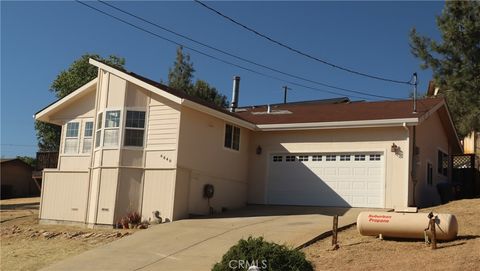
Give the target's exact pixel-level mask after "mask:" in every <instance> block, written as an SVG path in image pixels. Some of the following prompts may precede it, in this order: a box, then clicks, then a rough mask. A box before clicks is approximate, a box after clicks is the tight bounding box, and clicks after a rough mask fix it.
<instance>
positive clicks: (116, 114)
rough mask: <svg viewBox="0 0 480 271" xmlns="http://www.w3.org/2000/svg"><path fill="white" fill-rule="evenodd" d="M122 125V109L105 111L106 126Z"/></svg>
mask: <svg viewBox="0 0 480 271" xmlns="http://www.w3.org/2000/svg"><path fill="white" fill-rule="evenodd" d="M119 126H120V110H116V111H107V112H106V113H105V127H106V128H109V127H119Z"/></svg>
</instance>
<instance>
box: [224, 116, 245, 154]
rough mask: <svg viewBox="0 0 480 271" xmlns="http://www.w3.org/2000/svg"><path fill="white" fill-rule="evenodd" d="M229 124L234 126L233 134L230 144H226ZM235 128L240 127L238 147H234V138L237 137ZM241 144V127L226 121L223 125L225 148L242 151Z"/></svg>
mask: <svg viewBox="0 0 480 271" xmlns="http://www.w3.org/2000/svg"><path fill="white" fill-rule="evenodd" d="M227 125H230V126H232V134H231V138H230V146H225V145H226V144H225V143H226V142H225V137H226V135H227ZM235 129H238V133H239V134H238V149H235V148H234V145H233V139H234V138H235ZM241 145H242V129H241V128H240V127H239V126H236V125H234V124H232V123H228V122H226V123H225V125H224V126H223V148H224V149H226V150H231V151H235V152H240V148H241Z"/></svg>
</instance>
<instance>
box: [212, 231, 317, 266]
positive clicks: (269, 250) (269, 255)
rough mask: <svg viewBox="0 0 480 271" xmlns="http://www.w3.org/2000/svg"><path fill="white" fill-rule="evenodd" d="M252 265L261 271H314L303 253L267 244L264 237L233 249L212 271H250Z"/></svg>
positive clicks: (243, 242)
mask: <svg viewBox="0 0 480 271" xmlns="http://www.w3.org/2000/svg"><path fill="white" fill-rule="evenodd" d="M252 263H253V264H254V265H256V266H257V267H259V269H260V270H271V271H283V270H285V271H295V270H297V271H309V270H313V266H312V264H311V263H310V262H309V261H307V260H306V259H305V254H304V253H303V252H301V251H298V250H296V249H292V248H288V247H287V246H285V245H279V244H276V243H271V242H267V241H265V240H264V239H263V238H262V237H258V238H254V237H251V236H250V237H248V239H247V240H245V239H241V240H240V241H238V243H237V244H236V245H234V246H233V247H231V248H230V249H229V250H228V251H227V253H225V255H223V257H222V260H221V261H220V262H219V263H216V264H215V265H214V266H213V268H212V271H226V270H248V268H249V267H250V265H251V264H252Z"/></svg>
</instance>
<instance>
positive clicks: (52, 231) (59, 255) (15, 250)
mask: <svg viewBox="0 0 480 271" xmlns="http://www.w3.org/2000/svg"><path fill="white" fill-rule="evenodd" d="M38 200H39V198H27V199H10V200H2V201H0V204H1V210H0V218H1V219H0V220H1V224H0V240H1V249H0V255H1V261H0V270H38V269H40V268H42V267H45V266H47V265H50V264H52V263H54V262H57V261H60V260H62V259H65V258H67V257H70V256H73V255H76V254H79V253H81V252H84V251H86V250H89V249H92V248H94V247H96V246H99V245H102V244H106V243H108V242H111V241H114V240H116V239H119V238H122V237H124V236H126V235H129V234H131V233H133V230H115V229H95V230H93V229H85V228H82V227H78V226H65V225H40V224H38Z"/></svg>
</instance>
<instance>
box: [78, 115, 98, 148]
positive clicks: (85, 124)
mask: <svg viewBox="0 0 480 271" xmlns="http://www.w3.org/2000/svg"><path fill="white" fill-rule="evenodd" d="M87 123H92V134H91V135H90V136H86V135H85V132H86V131H87ZM94 135H95V122H94V121H93V120H92V119H88V120H84V121H83V125H82V146H81V152H80V153H81V154H89V153H91V152H92V150H93V148H94V145H93V144H94V142H93V137H94ZM86 139H90V140H91V147H90V150H89V151H88V152H85V140H86Z"/></svg>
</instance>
